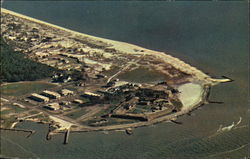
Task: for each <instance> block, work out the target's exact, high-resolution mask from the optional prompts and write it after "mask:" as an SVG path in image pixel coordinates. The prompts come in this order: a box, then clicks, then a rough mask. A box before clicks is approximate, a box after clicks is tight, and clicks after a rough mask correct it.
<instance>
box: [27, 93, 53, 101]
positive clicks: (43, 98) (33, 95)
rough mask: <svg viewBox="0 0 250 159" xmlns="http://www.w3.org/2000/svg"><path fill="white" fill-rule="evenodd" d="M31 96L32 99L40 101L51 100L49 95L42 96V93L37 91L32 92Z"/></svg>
mask: <svg viewBox="0 0 250 159" xmlns="http://www.w3.org/2000/svg"><path fill="white" fill-rule="evenodd" d="M29 98H30V99H32V100H35V101H38V102H48V101H49V98H48V97H45V96H42V95H40V94H37V93H32V94H31V96H30V97H29Z"/></svg>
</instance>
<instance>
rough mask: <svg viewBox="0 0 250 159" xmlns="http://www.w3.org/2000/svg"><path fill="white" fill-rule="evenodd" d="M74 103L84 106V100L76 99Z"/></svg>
mask: <svg viewBox="0 0 250 159" xmlns="http://www.w3.org/2000/svg"><path fill="white" fill-rule="evenodd" d="M73 102H74V103H77V104H83V100H81V99H75V100H74V101H73Z"/></svg>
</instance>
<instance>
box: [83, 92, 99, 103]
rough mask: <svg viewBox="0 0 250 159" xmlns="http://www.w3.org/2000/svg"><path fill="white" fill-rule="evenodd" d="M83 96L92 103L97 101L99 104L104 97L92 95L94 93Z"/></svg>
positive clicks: (86, 93)
mask: <svg viewBox="0 0 250 159" xmlns="http://www.w3.org/2000/svg"><path fill="white" fill-rule="evenodd" d="M82 96H83V97H85V98H88V99H89V100H91V101H95V102H98V101H99V100H100V99H101V97H102V96H101V95H100V94H96V93H92V92H85V93H84V94H83V95H82Z"/></svg>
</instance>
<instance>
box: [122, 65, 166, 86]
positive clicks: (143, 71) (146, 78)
mask: <svg viewBox="0 0 250 159" xmlns="http://www.w3.org/2000/svg"><path fill="white" fill-rule="evenodd" d="M117 78H119V79H121V80H125V81H130V82H138V83H147V82H155V81H162V80H165V79H166V75H164V74H162V73H160V72H157V71H152V70H149V69H147V68H144V67H139V68H136V69H134V70H132V71H129V72H125V73H122V74H120V75H118V77H117Z"/></svg>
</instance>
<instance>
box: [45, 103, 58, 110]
mask: <svg viewBox="0 0 250 159" xmlns="http://www.w3.org/2000/svg"><path fill="white" fill-rule="evenodd" d="M44 107H45V108H47V109H50V110H59V109H60V105H59V103H49V104H47V105H45V106H44Z"/></svg>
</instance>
